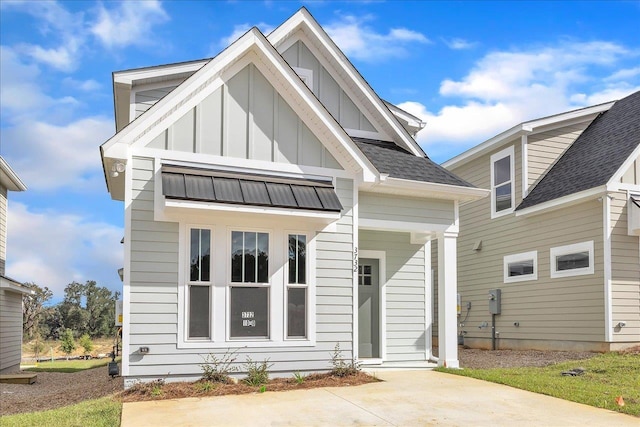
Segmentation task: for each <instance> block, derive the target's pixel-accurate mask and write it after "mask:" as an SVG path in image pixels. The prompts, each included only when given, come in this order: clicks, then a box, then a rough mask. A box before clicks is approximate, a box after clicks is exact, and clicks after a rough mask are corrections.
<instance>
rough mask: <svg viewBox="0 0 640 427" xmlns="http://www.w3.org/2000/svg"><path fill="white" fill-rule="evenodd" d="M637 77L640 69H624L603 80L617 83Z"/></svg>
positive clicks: (639, 74)
mask: <svg viewBox="0 0 640 427" xmlns="http://www.w3.org/2000/svg"><path fill="white" fill-rule="evenodd" d="M637 76H640V67H634V68H625V69H622V70H619V71H616V72H615V73H613V74H611V75H610V76H609V77H607V78H606V79H605V80H607V81H617V80H624V79H630V78H633V77H637Z"/></svg>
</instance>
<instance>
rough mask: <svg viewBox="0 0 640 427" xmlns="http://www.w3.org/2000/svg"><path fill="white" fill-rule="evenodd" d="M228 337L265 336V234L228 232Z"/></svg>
mask: <svg viewBox="0 0 640 427" xmlns="http://www.w3.org/2000/svg"><path fill="white" fill-rule="evenodd" d="M231 283H232V284H231V287H230V310H229V314H230V325H231V327H230V337H231V338H269V291H270V281H269V234H268V233H259V232H253V231H232V232H231Z"/></svg>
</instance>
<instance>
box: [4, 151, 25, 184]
mask: <svg viewBox="0 0 640 427" xmlns="http://www.w3.org/2000/svg"><path fill="white" fill-rule="evenodd" d="M0 181H1V182H2V184H3V185H4V186H5V187H7V189H9V190H11V191H25V190H26V189H27V186H26V185H24V182H22V181H21V180H20V178H19V177H18V175H17V174H16V173H15V172H14V171H13V169H11V167H10V166H9V164H8V163H7V161H6V160H5V159H4V158H3V157H2V156H0Z"/></svg>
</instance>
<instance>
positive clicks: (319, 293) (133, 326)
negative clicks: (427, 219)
mask: <svg viewBox="0 0 640 427" xmlns="http://www.w3.org/2000/svg"><path fill="white" fill-rule="evenodd" d="M153 170H154V168H153V160H152V159H146V158H134V159H133V185H132V188H133V200H132V202H131V209H132V224H131V236H130V239H131V281H130V310H131V314H130V331H129V333H130V354H129V355H128V357H129V369H130V370H129V378H128V380H127V381H128V383H129V384H131V383H132V381H134V380H135V379H136V378H140V379H145V378H159V377H165V376H168V375H171V376H185V377H199V376H201V375H202V369H201V368H200V366H199V365H200V364H202V362H203V357H204V356H206V355H207V354H210V353H212V354H216V355H217V356H218V357H221V356H222V355H224V354H225V352H226V351H227V348H226V347H225V348H219V347H218V348H197V349H191V348H178V336H177V328H178V316H179V315H180V313H182V312H183V310H184V308H180V307H178V269H179V265H178V255H179V254H178V251H179V243H178V239H179V226H178V224H177V223H170V222H156V221H154V220H153V188H154V176H153ZM336 192H337V194H338V197H339V198H340V201H341V203H342V205H343V207H344V210H343V212H342V217H341V218H340V219H339V220H338V221H337V224H336V226H335V229H334V230H333V231H331V232H319V233H318V234H317V235H316V236H315V239H316V259H317V261H316V278H317V279H316V345H315V346H313V347H287V346H282V347H271V348H259V347H258V348H243V347H242V343H241V342H239V343H238V344H237V346H236V347H235V348H234V347H233V346H230V347H231V348H230V351H234V350H239V351H240V352H241V353H242V354H243V355H245V354H246V355H247V356H250V357H251V358H252V359H253V360H255V361H262V360H265V359H268V360H269V363H272V364H273V366H272V367H271V368H270V371H271V372H272V373H277V372H283V373H287V372H295V371H301V372H302V371H314V370H315V371H318V370H328V369H330V368H331V364H330V360H331V353H332V351H333V350H334V348H335V345H336V343H338V342H339V343H340V348H341V350H342V351H343V356H344V357H346V358H350V357H351V351H352V348H351V342H352V340H353V336H352V329H353V328H352V322H353V313H352V312H353V308H352V307H353V278H352V277H353V276H352V265H353V215H352V205H353V196H352V195H353V181H352V180H349V179H337V180H336ZM212 215H214V214H213V213H212ZM282 221H286V217H283V219H282ZM221 226H226V224H221ZM272 286H278V285H277V284H275V283H274V284H272ZM142 346H148V347H150V349H151V351H150V353H149V354H147V355H144V356H142V355H140V354H139V353H137V349H138V348H139V347H142ZM244 362H245V360H244V357H239V358H238V361H237V365H238V367H239V368H240V369H241V370H242V368H243V366H242V364H243V363H244Z"/></svg>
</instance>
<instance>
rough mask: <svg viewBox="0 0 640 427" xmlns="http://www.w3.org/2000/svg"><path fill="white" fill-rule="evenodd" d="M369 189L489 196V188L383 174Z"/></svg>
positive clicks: (440, 195)
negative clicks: (414, 179) (423, 180)
mask: <svg viewBox="0 0 640 427" xmlns="http://www.w3.org/2000/svg"><path fill="white" fill-rule="evenodd" d="M367 190H368V191H373V192H379V193H388V194H402V195H407V196H414V197H420V198H434V199H444V200H459V201H473V200H478V199H482V198H484V197H487V196H488V195H489V194H490V191H489V190H485V189H483V188H476V187H463V186H457V185H450V184H439V183H435V182H422V181H413V180H408V179H402V178H392V177H389V176H387V177H385V176H384V175H382V176H381V180H380V181H379V182H378V183H377V184H374V185H372V186H370V187H368V188H367Z"/></svg>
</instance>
